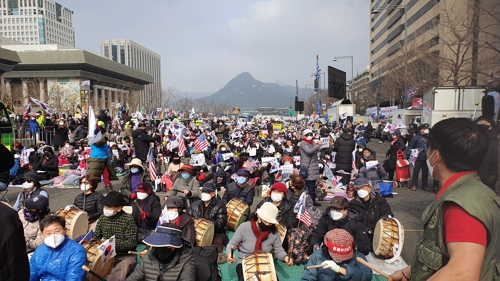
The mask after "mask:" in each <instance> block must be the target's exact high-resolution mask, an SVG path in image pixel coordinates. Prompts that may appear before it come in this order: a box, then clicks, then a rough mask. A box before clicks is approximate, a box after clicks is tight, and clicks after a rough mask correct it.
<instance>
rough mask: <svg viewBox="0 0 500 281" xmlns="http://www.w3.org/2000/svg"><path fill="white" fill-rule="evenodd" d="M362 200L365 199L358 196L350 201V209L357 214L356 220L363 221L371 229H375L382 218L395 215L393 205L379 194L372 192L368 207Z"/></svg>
mask: <svg viewBox="0 0 500 281" xmlns="http://www.w3.org/2000/svg"><path fill="white" fill-rule="evenodd" d="M361 200H363V199H361V198H359V197H357V196H356V198H355V199H353V200H351V201H350V202H349V210H351V211H353V212H354V213H355V214H356V215H357V217H356V220H357V221H360V222H362V223H363V224H364V225H365V226H366V227H367V228H368V229H369V230H371V231H373V230H374V229H375V226H376V225H377V222H378V221H379V220H380V219H381V218H384V217H388V216H392V217H394V214H393V213H392V211H391V206H389V203H387V200H385V198H383V197H382V196H380V195H379V194H375V193H373V192H372V193H370V205H369V207H368V208H367V207H366V206H365V204H364V203H363V202H362V201H361Z"/></svg>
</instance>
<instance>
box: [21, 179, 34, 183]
mask: <svg viewBox="0 0 500 281" xmlns="http://www.w3.org/2000/svg"><path fill="white" fill-rule="evenodd" d="M23 182H27V183H30V182H33V181H32V180H28V179H25V180H24V181H23Z"/></svg>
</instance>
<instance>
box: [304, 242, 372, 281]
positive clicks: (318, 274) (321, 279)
mask: <svg viewBox="0 0 500 281" xmlns="http://www.w3.org/2000/svg"><path fill="white" fill-rule="evenodd" d="M322 251H323V250H322V249H321V248H319V249H318V250H316V251H315V252H314V253H313V254H312V255H311V257H310V258H309V261H308V262H307V266H310V265H317V264H321V263H322V262H324V261H326V260H327V259H326V258H325V257H324V256H323V252H322ZM356 257H361V258H362V259H364V260H365V261H366V258H365V255H363V254H362V253H360V252H358V251H354V256H353V257H352V258H351V259H350V260H348V261H345V262H342V263H339V264H338V265H339V266H341V267H343V268H345V269H346V272H347V275H346V276H343V275H342V274H339V273H335V272H334V271H333V270H331V269H329V268H312V269H307V266H306V267H305V269H304V273H302V278H301V279H300V280H301V281H332V280H334V281H341V280H356V281H371V280H372V271H371V269H369V268H368V267H366V266H364V265H362V264H360V263H358V262H357V261H356ZM328 260H331V258H330V257H328Z"/></svg>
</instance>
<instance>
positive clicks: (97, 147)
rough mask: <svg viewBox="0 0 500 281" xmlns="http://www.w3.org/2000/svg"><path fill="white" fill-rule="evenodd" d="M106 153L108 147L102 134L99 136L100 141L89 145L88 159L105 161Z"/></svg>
mask: <svg viewBox="0 0 500 281" xmlns="http://www.w3.org/2000/svg"><path fill="white" fill-rule="evenodd" d="M108 152H109V146H108V144H107V142H106V137H105V136H104V134H103V135H102V136H101V139H100V140H98V141H97V142H95V143H93V144H91V145H90V158H96V159H107V158H108Z"/></svg>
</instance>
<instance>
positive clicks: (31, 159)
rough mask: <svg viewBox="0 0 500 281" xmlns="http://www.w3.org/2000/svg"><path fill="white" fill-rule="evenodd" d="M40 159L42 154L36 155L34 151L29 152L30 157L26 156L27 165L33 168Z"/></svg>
mask: <svg viewBox="0 0 500 281" xmlns="http://www.w3.org/2000/svg"><path fill="white" fill-rule="evenodd" d="M40 158H42V154H40V153H38V152H37V151H36V150H35V151H31V152H30V156H28V161H29V164H30V165H32V166H33V167H35V166H36V165H37V164H38V162H40Z"/></svg>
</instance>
